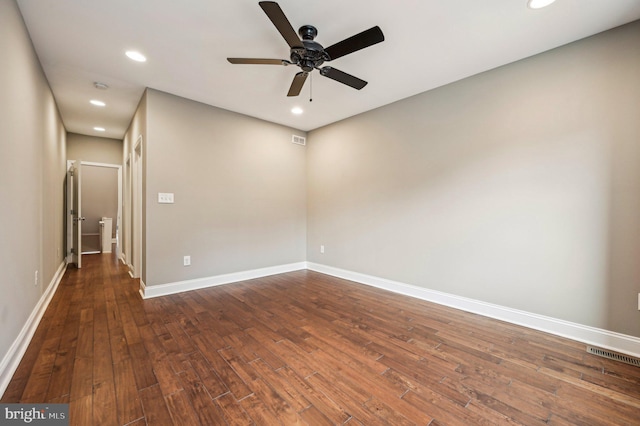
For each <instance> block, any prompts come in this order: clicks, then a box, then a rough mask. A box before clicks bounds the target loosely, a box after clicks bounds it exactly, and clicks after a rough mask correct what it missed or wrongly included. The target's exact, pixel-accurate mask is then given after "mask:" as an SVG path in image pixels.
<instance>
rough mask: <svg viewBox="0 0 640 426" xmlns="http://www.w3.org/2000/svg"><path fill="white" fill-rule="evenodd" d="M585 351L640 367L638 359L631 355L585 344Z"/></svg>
mask: <svg viewBox="0 0 640 426" xmlns="http://www.w3.org/2000/svg"><path fill="white" fill-rule="evenodd" d="M587 352H589V353H590V354H594V355H598V356H601V357H603V358H609V359H612V360H614V361H620V362H624V363H625V364H630V365H635V366H636V367H640V359H638V358H636V357H633V356H629V355H622V354H619V353H617V352H612V351H608V350H606V349H600V348H594V347H593V346H587Z"/></svg>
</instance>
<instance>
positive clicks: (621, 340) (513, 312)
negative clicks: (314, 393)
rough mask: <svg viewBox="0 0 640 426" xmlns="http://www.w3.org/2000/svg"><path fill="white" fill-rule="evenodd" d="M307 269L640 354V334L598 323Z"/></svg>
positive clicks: (330, 270) (322, 269) (351, 274)
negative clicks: (602, 325)
mask: <svg viewBox="0 0 640 426" xmlns="http://www.w3.org/2000/svg"><path fill="white" fill-rule="evenodd" d="M307 269H309V270H311V271H316V272H320V273H323V274H327V275H331V276H334V277H338V278H343V279H346V280H350V281H355V282H358V283H361V284H366V285H370V286H372V287H377V288H381V289H383V290H389V291H392V292H394V293H399V294H403V295H405V296H411V297H415V298H417V299H421V300H426V301H428V302H433V303H437V304H440V305H445V306H449V307H452V308H455V309H460V310H463V311H467V312H473V313H474V314H479V315H483V316H486V317H490V318H495V319H499V320H502V321H507V322H510V323H512V324H517V325H521V326H524V327H528V328H532V329H534V330H539V331H544V332H547V333H550V334H554V335H556V336H561V337H566V338H568V339H572V340H576V341H578V342H583V343H586V344H588V345H593V346H598V347H601V348H605V349H609V350H612V351H616V352H620V353H623V354H627V355H631V356H635V357H640V338H637V337H634V336H628V335H625V334H621V333H615V332H613V331H607V330H603V329H600V328H596V327H590V326H587V325H582V324H577V323H573V322H569V321H565V320H561V319H557V318H552V317H547V316H544V315H538V314H534V313H530V312H526V311H521V310H518V309H512V308H508V307H505V306H500V305H494V304H492V303H486V302H482V301H480V300H474V299H469V298H466V297H461V296H456V295H453V294H448V293H443V292H440V291H435V290H429V289H427V288H423V287H417V286H414V285H410V284H404V283H400V282H397V281H391V280H387V279H384V278H378V277H374V276H371V275H365V274H361V273H358V272H352V271H347V270H344V269H339V268H334V267H332V266H326V265H321V264H318V263H313V262H307Z"/></svg>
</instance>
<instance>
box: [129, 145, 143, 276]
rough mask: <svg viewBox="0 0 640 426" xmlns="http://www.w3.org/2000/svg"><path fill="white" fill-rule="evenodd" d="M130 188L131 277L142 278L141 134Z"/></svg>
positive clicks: (136, 146)
mask: <svg viewBox="0 0 640 426" xmlns="http://www.w3.org/2000/svg"><path fill="white" fill-rule="evenodd" d="M132 154H133V167H132V173H131V174H132V178H133V179H132V190H133V206H132V207H133V208H132V216H133V224H132V225H133V235H132V236H133V238H132V243H133V244H132V247H131V249H132V251H133V256H132V261H133V263H132V266H133V269H132V271H131V274H132V276H133V278H142V262H143V260H142V205H143V204H142V201H143V200H142V176H143V174H142V169H143V161H144V157H143V156H142V135H140V136H138V139H137V140H136V144H135V146H134V147H133V153H132Z"/></svg>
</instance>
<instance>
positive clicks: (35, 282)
mask: <svg viewBox="0 0 640 426" xmlns="http://www.w3.org/2000/svg"><path fill="white" fill-rule="evenodd" d="M33 285H35V286H38V271H37V270H36V277H35V280H34V283H33Z"/></svg>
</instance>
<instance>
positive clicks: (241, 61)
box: [227, 58, 285, 65]
mask: <svg viewBox="0 0 640 426" xmlns="http://www.w3.org/2000/svg"><path fill="white" fill-rule="evenodd" d="M227 61H229V62H231V63H232V64H251V65H284V64H285V62H284V60H282V59H258V58H227Z"/></svg>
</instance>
